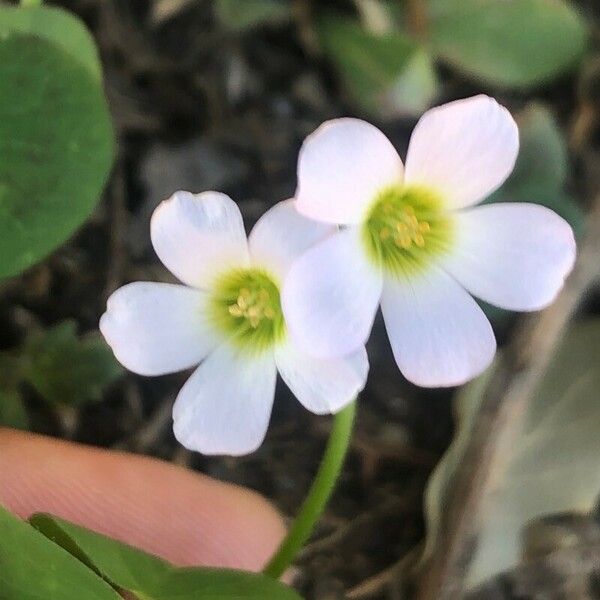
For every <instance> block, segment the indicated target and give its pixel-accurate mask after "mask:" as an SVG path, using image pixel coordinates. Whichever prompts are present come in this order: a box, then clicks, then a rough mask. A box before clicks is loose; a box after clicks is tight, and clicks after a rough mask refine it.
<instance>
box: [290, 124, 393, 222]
mask: <svg viewBox="0 0 600 600" xmlns="http://www.w3.org/2000/svg"><path fill="white" fill-rule="evenodd" d="M402 170H403V168H402V161H401V160H400V157H399V156H398V153H397V152H396V150H395V149H394V147H393V146H392V144H391V143H390V141H389V140H388V139H387V137H386V136H385V135H384V134H383V133H382V132H381V131H379V129H377V127H374V126H373V125H371V124H369V123H367V122H366V121H361V120H360V119H335V120H333V121H327V122H326V123H323V125H321V127H319V128H318V129H317V130H316V131H315V132H314V133H312V134H311V135H309V136H308V137H307V138H306V140H305V141H304V144H303V145H302V149H301V150H300V157H299V159H298V189H297V190H296V200H297V202H298V206H297V207H298V210H299V211H300V212H301V213H302V214H304V215H306V216H307V217H310V218H312V219H316V220H318V221H326V222H328V223H341V224H356V223H358V222H360V221H361V220H362V219H363V217H364V215H365V211H366V209H367V207H368V206H369V205H370V204H371V203H372V202H373V200H374V199H375V197H376V196H377V194H378V193H379V192H380V191H381V189H382V188H386V187H388V186H390V185H398V184H400V183H401V182H402Z"/></svg>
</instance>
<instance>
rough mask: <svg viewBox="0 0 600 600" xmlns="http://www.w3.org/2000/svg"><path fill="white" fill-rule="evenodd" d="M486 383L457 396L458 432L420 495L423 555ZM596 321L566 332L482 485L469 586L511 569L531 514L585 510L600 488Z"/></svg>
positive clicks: (599, 336)
mask: <svg viewBox="0 0 600 600" xmlns="http://www.w3.org/2000/svg"><path fill="white" fill-rule="evenodd" d="M484 388H485V377H484V378H482V379H480V380H476V381H475V382H473V383H471V384H470V385H468V386H466V387H465V388H464V389H463V390H462V391H461V392H460V393H459V395H458V397H457V426H458V428H457V434H456V436H455V439H454V440H453V442H452V444H451V446H450V448H449V450H448V452H447V453H446V455H445V456H444V459H443V460H442V462H441V463H440V464H439V465H438V467H437V468H436V469H435V471H434V473H433V476H432V477H431V479H430V481H429V484H428V488H427V492H426V516H427V521H428V534H427V536H428V539H427V552H429V551H431V549H432V548H433V547H434V546H435V544H436V539H437V535H438V533H439V525H440V522H441V518H442V515H443V507H444V502H445V498H446V495H447V494H448V490H449V489H451V486H452V481H453V479H452V478H453V475H454V473H455V471H456V468H457V465H458V464H459V463H460V461H461V460H462V458H463V452H464V448H465V446H466V443H467V442H468V439H469V436H470V434H471V432H472V427H473V424H474V417H475V415H476V413H477V410H478V408H479V406H480V402H481V399H482V397H483V390H484ZM598 389H600V319H598V318H596V319H591V320H588V321H583V322H581V323H578V324H577V325H575V326H574V327H573V329H572V330H571V331H570V332H569V333H568V334H567V336H566V337H565V339H564V342H563V343H562V345H561V347H560V348H559V351H558V353H557V354H556V356H555V358H554V359H553V361H552V362H551V364H550V366H549V367H548V369H547V372H546V375H545V377H544V380H543V381H542V383H541V385H540V386H539V388H538V390H537V391H536V393H535V394H534V395H533V397H532V398H531V400H530V402H529V404H528V407H527V413H526V418H525V425H524V428H523V430H522V431H521V432H520V434H519V436H518V438H517V440H516V443H515V444H513V446H512V448H511V455H510V458H509V464H508V468H507V470H506V472H504V473H503V474H501V475H498V476H497V477H495V478H493V479H492V481H493V484H492V486H491V488H490V489H488V490H486V492H485V494H486V503H485V505H484V506H485V507H486V512H485V514H484V515H483V518H482V520H481V522H482V526H481V530H480V532H479V536H478V545H477V549H476V551H475V555H474V560H473V562H472V564H471V568H470V573H469V575H468V582H469V585H470V586H474V585H477V584H478V583H480V582H481V581H484V580H486V579H487V578H489V577H491V576H493V575H495V574H497V573H499V572H501V571H504V570H506V569H509V568H512V567H514V566H516V565H517V564H518V562H519V559H520V556H521V548H520V535H521V532H522V529H523V527H524V526H526V525H527V524H528V523H529V522H531V521H532V520H533V519H536V518H539V517H542V516H544V515H548V514H553V513H561V512H589V511H591V510H592V508H593V506H594V504H595V501H596V498H597V496H598V492H599V491H600V470H599V469H598V456H600V435H598V431H600V403H599V402H598Z"/></svg>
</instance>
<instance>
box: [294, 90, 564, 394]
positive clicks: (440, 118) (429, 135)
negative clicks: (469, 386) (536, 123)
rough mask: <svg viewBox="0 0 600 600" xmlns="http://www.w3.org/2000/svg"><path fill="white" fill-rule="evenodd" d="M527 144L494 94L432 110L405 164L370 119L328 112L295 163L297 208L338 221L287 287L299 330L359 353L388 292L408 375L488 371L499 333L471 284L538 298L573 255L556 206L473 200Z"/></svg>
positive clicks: (439, 379)
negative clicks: (330, 118) (521, 144)
mask: <svg viewBox="0 0 600 600" xmlns="http://www.w3.org/2000/svg"><path fill="white" fill-rule="evenodd" d="M518 146H519V138H518V131H517V126H516V124H515V122H514V121H513V119H512V117H511V116H510V114H509V113H508V111H507V110H506V109H505V108H503V107H502V106H500V105H499V104H498V103H497V102H496V101H495V100H493V99H491V98H488V97H486V96H476V97H473V98H469V99H466V100H459V101H456V102H451V103H449V104H446V105H443V106H440V107H438V108H434V109H432V110H430V111H428V112H427V113H425V114H424V115H423V117H422V118H421V119H420V121H419V122H418V123H417V126H416V128H415V130H414V132H413V134H412V137H411V139H410V144H409V148H408V154H407V158H406V167H405V168H404V167H403V165H402V161H401V160H400V157H399V156H398V154H397V152H396V151H395V149H394V148H393V146H392V145H391V143H390V142H389V140H388V139H387V138H386V137H385V136H384V134H383V133H382V132H381V131H379V130H378V129H377V128H375V127H374V126H372V125H370V124H369V123H366V122H364V121H360V120H357V119H337V120H334V121H329V122H327V123H325V124H324V125H322V126H321V127H320V128H319V129H317V131H316V132H315V133H313V134H312V135H310V136H309V137H308V138H307V139H306V141H305V142H304V145H303V147H302V150H301V152H300V158H299V163H298V189H297V192H296V201H297V209H298V210H299V211H300V212H301V213H302V214H304V215H306V216H307V217H310V218H312V219H315V220H317V221H319V222H322V223H335V224H339V225H342V226H343V227H342V228H341V229H340V230H339V232H337V233H336V234H334V235H333V236H331V237H328V238H327V239H326V240H324V241H322V242H320V243H319V244H317V245H316V246H315V247H313V248H311V249H310V250H308V251H307V252H306V254H305V255H304V256H302V257H301V258H300V259H299V260H298V261H297V262H296V263H295V264H294V266H293V267H292V269H291V271H290V273H289V274H288V277H287V279H286V284H285V287H284V291H283V296H282V298H283V308H284V314H285V315H286V319H287V322H288V326H289V329H290V331H291V334H292V336H293V339H295V340H296V341H297V342H298V343H299V344H300V345H301V346H303V347H305V348H310V350H311V352H312V353H313V354H315V355H317V356H321V357H329V358H330V357H334V356H339V355H341V354H344V353H347V352H351V351H353V350H354V349H356V348H359V347H360V346H362V345H363V344H364V343H365V341H366V340H367V338H368V336H369V332H370V330H371V327H372V324H373V319H374V317H375V313H376V310H377V307H378V305H379V304H381V309H382V313H383V318H384V321H385V325H386V328H387V332H388V336H389V338H390V342H391V345H392V349H393V353H394V357H395V359H396V362H397V363H398V366H399V368H400V370H401V371H402V373H403V374H404V375H405V377H406V378H407V379H409V380H410V381H412V382H414V383H416V384H418V385H422V386H451V385H457V384H461V383H463V382H464V381H466V380H468V379H470V378H471V377H474V376H475V375H477V374H478V373H480V372H481V371H482V370H483V369H485V367H486V366H487V365H488V364H489V363H490V361H491V360H492V357H493V355H494V352H495V349H496V342H495V339H494V334H493V331H492V328H491V326H490V323H489V321H488V320H487V318H486V317H485V315H484V313H483V311H482V310H481V308H480V307H479V305H478V304H477V302H475V300H474V299H473V298H472V296H471V294H473V295H475V296H477V297H478V298H481V299H482V300H485V301H486V302H489V303H491V304H494V305H496V306H499V307H502V308H506V309H511V310H519V311H532V310H538V309H540V308H542V307H544V306H546V305H547V304H549V303H551V302H552V300H553V299H554V297H555V295H556V294H557V292H558V290H559V289H560V288H561V286H562V284H563V281H564V278H565V276H566V275H567V274H568V273H569V271H570V270H571V268H572V266H573V261H574V258H575V242H574V239H573V233H572V231H571V228H570V227H569V225H568V224H567V223H566V222H565V221H564V220H563V219H562V218H560V217H559V216H558V215H556V214H555V213H554V212H552V211H550V210H548V209H547V208H544V207H541V206H538V205H534V204H524V203H509V204H490V205H486V206H480V207H475V208H472V206H473V205H475V204H477V203H478V202H480V201H482V200H483V199H484V198H485V197H486V196H488V195H489V194H491V193H492V192H493V191H494V190H495V189H497V188H498V187H499V186H500V185H501V184H502V182H503V181H504V180H505V179H506V178H507V176H508V175H509V174H510V172H511V171H512V169H513V166H514V163H515V160H516V157H517V153H518ZM532 199H533V200H534V198H532Z"/></svg>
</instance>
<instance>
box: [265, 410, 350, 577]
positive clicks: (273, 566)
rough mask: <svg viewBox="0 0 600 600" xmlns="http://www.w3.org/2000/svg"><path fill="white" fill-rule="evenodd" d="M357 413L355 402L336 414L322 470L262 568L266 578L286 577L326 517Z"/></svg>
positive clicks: (318, 472)
mask: <svg viewBox="0 0 600 600" xmlns="http://www.w3.org/2000/svg"><path fill="white" fill-rule="evenodd" d="M355 413H356V400H354V401H353V402H351V403H350V404H349V405H348V406H346V408H344V409H343V410H341V411H340V412H339V413H337V414H336V415H335V418H334V422H333V428H332V429H331V434H330V436H329V441H328V442H327V447H326V448H325V453H324V454H323V458H322V460H321V464H320V465H319V470H318V471H317V474H316V475H315V478H314V480H313V482H312V485H311V487H310V490H309V492H308V495H307V496H306V498H305V499H304V502H303V504H302V507H301V508H300V512H299V513H298V515H297V516H296V519H295V520H294V522H293V523H292V526H291V527H290V530H289V531H288V534H287V536H286V537H285V539H284V540H283V542H282V543H281V545H280V546H279V549H278V550H277V552H276V553H275V554H274V555H273V557H272V558H271V560H270V561H269V563H268V564H267V566H266V567H265V568H264V569H263V573H264V574H265V575H269V576H270V577H273V578H279V577H281V575H283V573H284V572H285V570H286V569H287V568H288V567H289V566H290V565H291V563H292V561H293V560H294V558H295V557H296V554H298V552H299V551H300V549H301V548H302V546H303V545H304V543H305V542H306V540H307V539H308V538H309V537H310V534H311V533H312V530H313V528H314V526H315V524H316V523H317V521H318V520H319V518H320V516H321V515H322V514H323V511H324V510H325V506H326V505H327V502H328V500H329V498H330V497H331V494H332V493H333V490H334V488H335V484H336V481H337V479H338V476H339V474H340V471H341V470H342V466H343V464H344V459H345V457H346V452H347V451H348V446H349V444H350V436H351V433H352V426H353V423H354V414H355Z"/></svg>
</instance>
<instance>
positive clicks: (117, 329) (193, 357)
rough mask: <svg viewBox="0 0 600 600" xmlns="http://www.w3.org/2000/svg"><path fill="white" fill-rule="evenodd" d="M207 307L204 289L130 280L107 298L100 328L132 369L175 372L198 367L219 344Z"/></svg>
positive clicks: (121, 360)
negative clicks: (206, 310)
mask: <svg viewBox="0 0 600 600" xmlns="http://www.w3.org/2000/svg"><path fill="white" fill-rule="evenodd" d="M205 308H206V294H204V293H203V292H201V291H199V290H194V289H192V288H188V287H185V286H183V285H173V284H170V283H149V282H137V283H130V284H128V285H125V286H123V287H122V288H120V289H118V290H117V291H116V292H114V293H113V294H112V295H111V297H110V298H109V299H108V302H107V305H106V312H105V313H104V314H103V315H102V318H101V319H100V331H101V332H102V335H104V337H105V338H106V341H107V342H108V344H109V345H110V347H111V348H112V350H113V352H114V353H115V356H116V357H117V360H118V361H119V362H120V363H121V364H123V365H124V366H125V367H127V368H128V369H129V370H130V371H133V372H134V373H138V374H140V375H163V374H165V373H174V372H176V371H182V370H184V369H188V368H190V367H193V366H194V365H197V364H198V363H199V362H200V361H201V360H202V359H203V358H204V357H205V356H206V355H207V354H208V353H209V352H210V351H211V350H212V349H213V348H214V347H215V346H216V345H217V343H218V338H217V335H216V333H215V332H214V330H213V329H212V327H211V326H210V325H209V323H208V320H207V319H206V316H205Z"/></svg>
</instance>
